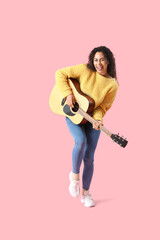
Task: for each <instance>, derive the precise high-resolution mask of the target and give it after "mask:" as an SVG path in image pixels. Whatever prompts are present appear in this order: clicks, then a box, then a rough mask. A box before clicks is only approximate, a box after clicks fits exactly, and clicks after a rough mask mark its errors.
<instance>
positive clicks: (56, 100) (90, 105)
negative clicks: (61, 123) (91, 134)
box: [49, 78, 95, 124]
mask: <svg viewBox="0 0 160 240" xmlns="http://www.w3.org/2000/svg"><path fill="white" fill-rule="evenodd" d="M68 81H69V85H70V87H71V88H72V91H73V94H74V96H75V98H76V102H77V103H78V105H79V107H80V108H82V109H83V110H84V111H85V112H86V113H88V114H89V115H90V116H92V113H93V110H94V106H95V103H94V100H93V99H92V98H91V97H89V96H87V95H86V94H84V93H83V92H82V91H81V89H80V84H79V82H78V80H76V79H73V78H70V79H69V80H68ZM62 101H63V96H62V94H61V92H60V90H59V88H58V86H57V85H55V86H54V88H53V89H52V92H51V94H50V97H49V106H50V109H51V110H52V112H54V113H55V114H58V115H63V116H67V117H68V118H69V119H70V120H71V121H72V122H73V123H75V124H84V123H86V122H87V120H86V119H85V118H84V117H83V116H82V115H80V114H71V115H70V114H66V113H65V111H64V108H65V107H67V106H68V105H67V104H65V103H64V104H62ZM65 105H67V106H65Z"/></svg>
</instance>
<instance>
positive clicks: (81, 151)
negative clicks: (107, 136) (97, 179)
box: [66, 117, 101, 190]
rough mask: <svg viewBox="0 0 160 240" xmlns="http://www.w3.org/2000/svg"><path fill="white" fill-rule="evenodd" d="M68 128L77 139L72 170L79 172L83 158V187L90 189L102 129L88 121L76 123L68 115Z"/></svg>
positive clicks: (75, 139)
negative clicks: (95, 153) (96, 127)
mask: <svg viewBox="0 0 160 240" xmlns="http://www.w3.org/2000/svg"><path fill="white" fill-rule="evenodd" d="M66 122H67V126H68V129H69V131H70V133H71V135H72V137H73V139H74V141H75V145H74V148H73V151H72V172H73V173H79V171H80V166H81V163H82V159H83V162H84V168H83V176H82V182H83V188H84V189H85V190H88V189H89V187H90V184H91V180H92V176H93V170H94V152H95V150H96V146H97V143H98V139H99V136H100V132H101V131H100V130H95V129H93V127H92V124H91V123H89V122H87V123H86V124H83V125H77V124H74V123H73V122H72V121H71V120H70V119H69V118H67V117H66Z"/></svg>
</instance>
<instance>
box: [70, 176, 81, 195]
mask: <svg viewBox="0 0 160 240" xmlns="http://www.w3.org/2000/svg"><path fill="white" fill-rule="evenodd" d="M69 180H70V185H69V192H70V194H71V196H72V197H78V196H79V194H80V187H79V182H80V181H77V180H74V179H72V172H70V174H69Z"/></svg>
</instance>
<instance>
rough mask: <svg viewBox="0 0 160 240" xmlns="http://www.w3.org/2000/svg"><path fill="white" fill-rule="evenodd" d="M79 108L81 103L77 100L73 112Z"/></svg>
mask: <svg viewBox="0 0 160 240" xmlns="http://www.w3.org/2000/svg"><path fill="white" fill-rule="evenodd" d="M78 109H79V104H78V103H77V102H76V103H75V104H74V108H72V111H73V112H77V111H78Z"/></svg>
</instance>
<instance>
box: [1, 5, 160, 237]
mask: <svg viewBox="0 0 160 240" xmlns="http://www.w3.org/2000/svg"><path fill="white" fill-rule="evenodd" d="M158 15H159V1H158V0H157V1H156V0H152V1H151V0H148V1H144V0H142V1H138V0H135V1H127V0H122V1H115V0H113V1H103V0H102V1H91V0H89V1H85V0H81V1H79V2H77V1H73V0H69V1H57V2H54V1H49V0H46V1H36V0H32V1H31V0H28V1H20V0H19V1H17V0H15V1H7V0H6V1H3V3H1V4H0V24H1V38H0V41H1V44H0V48H1V49H0V58H1V62H0V68H1V71H0V80H1V88H0V91H1V94H0V105H1V107H0V109H1V118H0V120H1V124H0V141H1V143H0V147H1V150H0V159H1V163H0V164H1V166H0V195H1V196H0V202H1V203H0V208H1V209H0V220H1V223H0V226H1V230H0V239H2V240H12V239H13V240H14V239H16V240H28V239H30V240H35V239H38V240H41V239H47V240H51V239H70V240H71V239H77V240H79V239H109V240H119V239H120V240H121V239H122V240H135V239H145V240H149V239H154V240H159V239H160V231H159V228H160V193H159V190H160V187H159V183H160V174H159V167H160V163H159V159H160V158H159V121H160V119H159V115H158V112H159V102H160V101H159V95H160V93H159V88H160V80H159V72H158V70H159V58H160V57H159V56H160V51H159V50H160V47H159V43H160V38H159V36H158V31H159V21H160V19H159V17H158ZM100 45H106V46H107V47H109V48H110V49H111V50H112V51H113V53H114V55H115V58H116V63H117V72H118V80H119V83H120V86H119V91H118V94H117V97H116V100H115V102H114V104H113V106H112V108H111V109H110V110H109V112H108V113H107V115H106V117H105V120H104V123H105V126H106V127H107V128H108V129H109V130H110V131H112V132H114V133H118V132H120V134H123V135H124V136H126V137H127V138H128V140H129V144H128V146H127V147H126V149H122V148H120V147H119V146H118V145H116V144H113V143H112V141H111V140H110V138H109V137H107V136H106V135H105V134H104V133H102V134H101V138H100V141H99V144H98V148H97V151H96V155H95V172H94V178H93V182H92V186H91V193H92V195H93V197H94V199H95V201H96V203H97V206H96V207H95V208H90V209H88V208H85V207H84V206H83V205H81V203H80V199H79V198H78V199H73V198H72V197H70V195H69V192H68V184H69V180H68V173H69V172H70V170H71V150H72V147H73V140H72V138H71V136H70V134H69V132H68V129H67V127H66V124H65V121H64V118H63V117H62V116H58V115H54V114H53V113H52V112H51V111H50V109H49V106H48V99H49V94H50V92H51V90H52V87H53V85H54V81H55V78H54V76H55V71H56V70H57V69H59V68H62V67H66V66H70V65H76V64H80V63H85V62H87V60H88V54H89V52H90V51H91V50H92V49H93V48H94V47H97V46H100Z"/></svg>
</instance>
